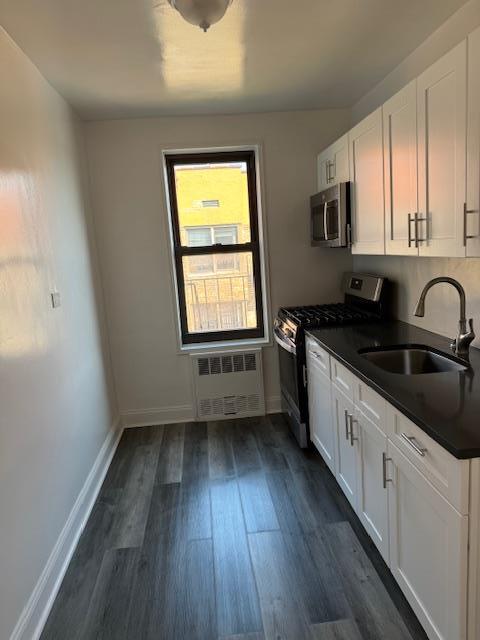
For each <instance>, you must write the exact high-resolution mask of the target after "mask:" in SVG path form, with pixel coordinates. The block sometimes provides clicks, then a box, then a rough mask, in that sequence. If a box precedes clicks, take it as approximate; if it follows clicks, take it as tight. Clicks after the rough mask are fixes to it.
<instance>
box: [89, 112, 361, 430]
mask: <svg viewBox="0 0 480 640" xmlns="http://www.w3.org/2000/svg"><path fill="white" fill-rule="evenodd" d="M348 119H349V113H348V112H346V111H306V112H294V113H293V112H292V113H275V114H272V113H270V114H256V115H242V116H213V117H183V118H157V119H137V120H118V121H106V122H93V123H86V124H85V131H86V139H87V150H88V162H89V168H90V174H91V193H92V202H93V211H94V217H95V226H96V230H97V235H98V242H99V253H100V259H101V267H102V275H103V279H104V284H105V292H106V304H107V317H108V326H109V332H110V335H111V344H112V354H113V365H114V373H115V380H116V387H117V391H118V396H119V403H120V408H121V411H122V413H123V414H124V415H125V416H126V419H127V421H128V422H130V423H139V422H147V423H148V422H150V423H152V422H155V421H156V420H161V419H166V420H168V419H175V418H177V417H179V418H182V417H188V416H190V415H191V412H192V407H191V405H192V399H191V391H190V382H189V381H190V368H189V359H188V356H185V355H179V353H178V345H177V339H176V330H175V311H174V297H173V296H174V294H173V291H172V286H171V279H170V251H169V244H168V236H167V211H166V207H165V197H164V185H163V177H162V170H161V150H162V149H166V148H189V147H208V146H222V145H224V146H225V145H236V144H253V143H260V144H261V145H262V148H263V165H262V166H263V172H262V178H263V183H264V203H265V211H264V214H265V216H266V223H267V235H268V259H269V263H270V264H269V267H270V281H271V300H272V310H273V312H275V311H276V310H277V308H278V307H279V306H280V305H286V304H306V303H316V302H326V301H333V300H337V299H338V298H339V284H340V278H341V273H342V272H343V271H344V270H345V269H349V268H350V265H351V258H350V256H349V255H348V254H347V252H346V251H343V250H340V251H332V250H322V249H319V248H312V247H310V243H309V195H310V194H312V193H313V192H314V191H315V190H316V176H315V158H316V153H317V152H318V151H319V150H320V149H321V148H323V147H325V146H326V145H327V144H329V143H330V142H332V141H333V140H335V138H336V137H338V135H340V134H341V133H343V132H344V131H345V130H346V129H347V128H348ZM264 356H265V372H266V373H265V383H266V396H267V398H269V399H270V403H271V402H272V401H274V400H275V399H276V400H278V397H279V383H278V371H277V354H276V350H274V348H273V347H269V348H266V349H265V350H264Z"/></svg>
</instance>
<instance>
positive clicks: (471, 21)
mask: <svg viewBox="0 0 480 640" xmlns="http://www.w3.org/2000/svg"><path fill="white" fill-rule="evenodd" d="M479 24H480V0H471V1H470V2H467V3H466V4H465V5H464V6H463V7H462V8H461V9H460V10H459V11H457V13H455V14H454V15H453V16H452V17H451V18H450V19H449V20H448V21H447V22H446V23H445V24H444V25H442V27H440V29H438V30H437V31H435V32H434V33H433V34H432V35H431V36H430V38H428V39H427V40H426V41H425V42H424V43H423V44H422V45H421V46H420V47H418V48H417V49H416V50H415V51H414V52H413V53H412V54H411V55H410V56H409V57H408V58H406V60H404V61H403V62H402V63H401V64H400V65H399V66H398V67H397V68H396V69H395V70H394V71H392V73H390V74H389V75H388V76H387V77H386V78H385V79H384V80H383V81H382V82H381V83H380V84H379V85H377V87H375V89H373V91H371V92H370V93H368V94H367V95H366V96H364V97H363V98H362V99H361V100H360V101H359V102H358V103H357V104H356V105H354V107H353V109H352V120H353V122H355V123H356V122H358V121H359V120H360V119H361V118H363V117H364V116H365V115H367V114H368V113H370V112H371V111H373V109H375V108H376V107H378V106H379V105H381V104H383V102H384V101H385V100H387V99H388V98H389V97H390V96H392V95H393V94H394V93H396V92H397V91H398V90H399V89H401V88H402V87H403V86H405V84H407V82H409V81H410V80H412V79H414V78H415V77H417V76H418V75H419V74H420V73H422V71H424V70H425V69H426V68H427V67H428V66H429V65H430V64H431V63H432V62H434V61H435V60H437V59H438V58H440V57H441V56H442V55H443V54H444V53H447V52H448V51H449V50H450V49H451V48H452V47H454V46H455V45H456V44H458V43H459V42H461V41H462V40H463V39H464V38H466V37H467V35H468V34H469V33H470V32H471V31H473V30H474V29H475V28H476V27H477V26H478V25H479ZM354 267H355V269H356V270H358V271H367V272H372V273H380V274H383V275H386V276H388V277H389V278H391V279H392V281H393V282H394V312H395V314H396V316H397V317H398V318H399V319H401V320H404V321H406V322H410V323H411V324H415V325H418V326H421V327H424V328H426V329H429V330H430V331H435V332H437V333H440V334H443V335H447V336H452V337H453V336H454V335H455V333H456V329H457V322H458V317H459V308H458V294H457V293H456V292H455V291H454V290H453V288H452V287H450V286H449V285H441V286H437V287H435V288H434V289H432V290H431V291H430V293H429V294H428V298H427V302H426V306H425V318H416V317H415V316H413V309H414V307H415V304H416V302H417V299H418V296H419V294H420V292H421V290H422V288H423V286H424V285H425V283H426V282H427V281H428V280H430V279H431V278H434V277H436V276H451V277H453V278H456V279H457V280H459V281H460V282H461V283H462V284H463V286H464V287H465V290H466V293H467V313H468V314H469V317H470V316H472V317H473V318H474V319H475V321H476V325H477V334H478V335H479V338H477V340H476V341H475V343H474V344H475V345H476V346H479V347H480V260H476V259H453V258H452V259H450V258H449V259H443V258H413V257H408V258H400V257H393V256H354Z"/></svg>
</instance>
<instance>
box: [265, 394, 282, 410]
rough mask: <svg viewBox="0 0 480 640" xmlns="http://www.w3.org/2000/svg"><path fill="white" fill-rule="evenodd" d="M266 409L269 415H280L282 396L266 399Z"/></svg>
mask: <svg viewBox="0 0 480 640" xmlns="http://www.w3.org/2000/svg"><path fill="white" fill-rule="evenodd" d="M265 408H266V411H267V413H280V411H281V410H282V402H281V397H280V396H269V397H268V398H265Z"/></svg>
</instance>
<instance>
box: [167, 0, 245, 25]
mask: <svg viewBox="0 0 480 640" xmlns="http://www.w3.org/2000/svg"><path fill="white" fill-rule="evenodd" d="M168 2H169V3H170V4H171V5H172V7H173V8H174V9H176V10H177V11H178V13H179V14H180V15H181V16H182V18H183V19H184V20H186V21H187V22H189V23H190V24H193V25H195V26H197V27H200V29H203V31H208V29H209V28H210V27H211V26H212V24H215V23H216V22H218V21H219V20H221V19H222V18H223V16H224V15H225V12H226V10H227V9H228V7H229V6H230V5H231V4H232V2H233V0H168Z"/></svg>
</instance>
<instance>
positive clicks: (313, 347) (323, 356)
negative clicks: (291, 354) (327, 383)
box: [305, 336, 330, 378]
mask: <svg viewBox="0 0 480 640" xmlns="http://www.w3.org/2000/svg"><path fill="white" fill-rule="evenodd" d="M305 348H306V353H307V364H308V362H309V361H310V362H312V364H313V363H315V365H316V366H317V367H318V368H319V369H320V371H322V372H323V373H324V374H325V375H326V376H327V377H328V378H330V355H329V354H328V353H327V352H326V351H325V349H323V348H322V347H321V346H320V345H319V344H318V342H317V341H316V340H314V339H313V338H309V337H308V336H307V339H306V342H305Z"/></svg>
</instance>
